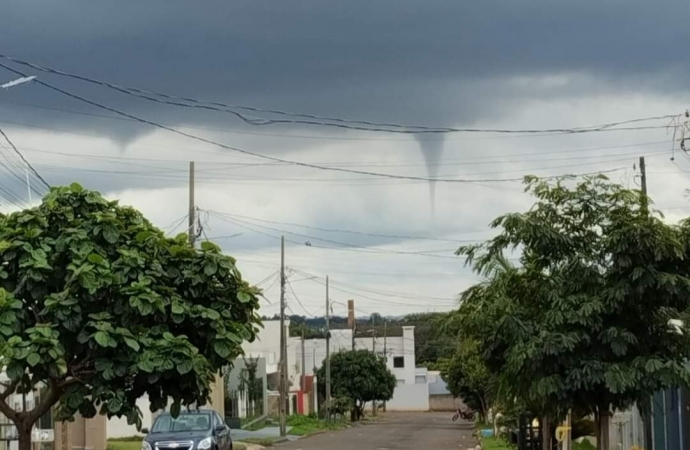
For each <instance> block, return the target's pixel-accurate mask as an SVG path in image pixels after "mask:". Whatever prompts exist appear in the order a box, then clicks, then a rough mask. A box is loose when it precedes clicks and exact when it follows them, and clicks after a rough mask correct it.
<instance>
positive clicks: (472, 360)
mask: <svg viewBox="0 0 690 450" xmlns="http://www.w3.org/2000/svg"><path fill="white" fill-rule="evenodd" d="M481 350H482V348H481V345H480V343H479V342H478V341H476V340H474V339H471V338H464V339H460V340H459V342H458V348H457V350H456V352H455V354H453V356H452V357H451V358H449V359H443V360H441V361H440V363H439V366H440V369H441V376H442V377H443V379H444V381H445V382H446V384H447V386H448V390H449V391H450V393H451V394H453V396H454V397H456V398H460V399H462V401H463V402H464V403H465V404H466V405H467V406H469V407H470V408H472V409H473V410H474V411H477V412H478V413H479V419H480V420H481V421H485V420H486V416H487V412H488V411H489V408H490V406H491V404H492V402H493V396H494V394H495V391H496V388H497V381H496V375H495V374H494V373H493V372H491V371H490V370H489V368H488V367H487V366H486V363H485V361H484V355H482V354H481Z"/></svg>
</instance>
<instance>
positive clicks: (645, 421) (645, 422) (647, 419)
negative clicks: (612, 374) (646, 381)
mask: <svg viewBox="0 0 690 450" xmlns="http://www.w3.org/2000/svg"><path fill="white" fill-rule="evenodd" d="M640 187H641V189H642V193H643V194H644V195H645V196H646V195H647V166H646V165H645V162H644V156H640ZM644 205H647V201H646V200H645V202H644ZM652 403H653V402H652V399H651V398H650V399H649V405H648V406H649V411H647V412H645V413H644V415H643V416H642V427H643V430H644V432H643V434H644V443H645V445H644V446H645V448H652V447H653V444H654V442H653V439H652V437H653V431H652V414H651V411H652Z"/></svg>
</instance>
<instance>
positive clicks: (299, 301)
mask: <svg viewBox="0 0 690 450" xmlns="http://www.w3.org/2000/svg"><path fill="white" fill-rule="evenodd" d="M285 281H286V282H287V285H288V287H289V288H290V292H291V293H292V296H293V297H294V298H295V300H296V301H297V303H298V304H299V306H300V307H301V308H302V309H303V310H304V312H306V313H307V315H308V316H311V317H316V316H315V315H314V314H313V313H312V312H311V311H309V310H308V309H307V308H306V307H305V306H304V304H303V303H302V301H301V300H300V299H299V297H298V296H297V294H296V293H295V290H294V289H293V288H292V284H291V283H290V278H289V277H286V278H285Z"/></svg>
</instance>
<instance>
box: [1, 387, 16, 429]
mask: <svg viewBox="0 0 690 450" xmlns="http://www.w3.org/2000/svg"><path fill="white" fill-rule="evenodd" d="M4 394H5V393H4V392H3V395H4ZM8 395H9V394H8ZM0 413H2V414H4V415H5V417H7V418H8V419H10V420H11V421H12V422H13V423H14V424H15V425H17V424H18V422H19V413H17V411H15V410H14V409H12V408H10V406H9V405H8V404H7V403H5V399H2V400H1V401H0Z"/></svg>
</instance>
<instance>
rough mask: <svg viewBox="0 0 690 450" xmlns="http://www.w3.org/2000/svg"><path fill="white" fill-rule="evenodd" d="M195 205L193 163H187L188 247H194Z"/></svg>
mask: <svg viewBox="0 0 690 450" xmlns="http://www.w3.org/2000/svg"><path fill="white" fill-rule="evenodd" d="M195 223H196V205H195V204H194V161H189V228H188V229H187V233H189V245H190V246H192V247H194V242H195V241H196V230H195Z"/></svg>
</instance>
